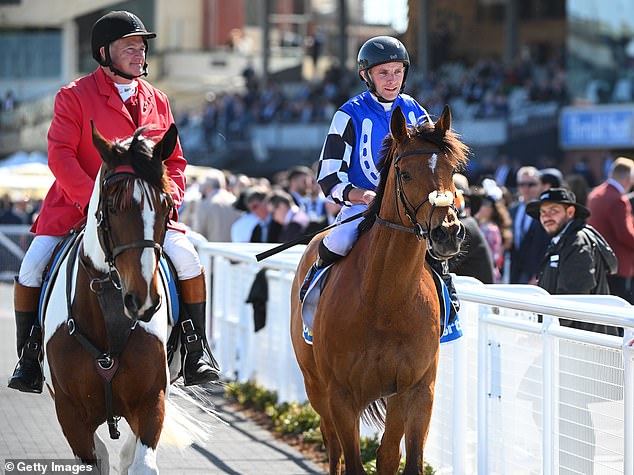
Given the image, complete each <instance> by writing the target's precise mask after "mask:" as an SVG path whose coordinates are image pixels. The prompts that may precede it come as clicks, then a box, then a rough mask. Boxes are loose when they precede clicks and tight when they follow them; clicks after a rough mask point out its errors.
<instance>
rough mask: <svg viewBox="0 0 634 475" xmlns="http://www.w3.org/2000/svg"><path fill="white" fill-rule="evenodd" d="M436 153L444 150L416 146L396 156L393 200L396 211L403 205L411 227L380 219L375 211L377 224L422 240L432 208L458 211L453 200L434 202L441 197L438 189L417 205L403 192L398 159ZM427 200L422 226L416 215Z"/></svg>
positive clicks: (429, 226)
mask: <svg viewBox="0 0 634 475" xmlns="http://www.w3.org/2000/svg"><path fill="white" fill-rule="evenodd" d="M437 153H438V154H441V153H444V152H443V151H442V150H440V149H439V148H431V149H424V148H417V149H413V150H407V151H406V152H403V153H401V154H399V155H397V156H396V158H395V159H394V172H395V175H396V187H395V188H394V200H395V201H396V207H397V211H398V207H399V203H400V204H401V205H402V206H403V210H404V211H405V215H406V216H407V219H408V220H409V222H410V223H411V225H412V226H413V227H408V226H403V225H401V224H396V223H392V222H390V221H386V220H384V219H382V218H381V217H380V216H379V215H378V213H377V215H376V222H377V223H378V224H380V225H382V226H386V227H388V228H391V229H395V230H397V231H404V232H407V233H411V234H414V235H415V236H416V239H418V240H419V241H422V240H427V238H428V237H429V233H430V232H431V219H432V216H433V215H434V210H435V209H436V208H437V207H449V208H451V209H453V210H454V211H455V212H456V213H457V212H458V210H457V208H456V205H455V204H454V202H453V200H452V202H451V203H450V204H438V203H437V202H436V198H438V197H443V193H440V191H438V190H435V193H436V195H435V196H434V192H433V191H432V192H431V193H430V194H429V195H428V196H427V198H425V199H424V200H422V201H421V202H420V203H419V204H418V205H415V204H414V203H413V202H412V201H411V200H410V199H409V198H408V197H407V194H406V193H405V189H404V187H403V176H402V174H401V169H400V167H399V161H400V160H401V159H402V158H403V157H408V156H410V155H433V154H437ZM427 202H431V211H430V212H429V217H428V219H427V223H425V224H426V227H423V225H422V224H421V223H419V222H418V219H417V218H416V215H417V214H418V211H419V210H420V208H421V207H422V206H423V205H424V204H425V203H427ZM399 214H400V213H399ZM427 248H430V243H429V241H428V240H427Z"/></svg>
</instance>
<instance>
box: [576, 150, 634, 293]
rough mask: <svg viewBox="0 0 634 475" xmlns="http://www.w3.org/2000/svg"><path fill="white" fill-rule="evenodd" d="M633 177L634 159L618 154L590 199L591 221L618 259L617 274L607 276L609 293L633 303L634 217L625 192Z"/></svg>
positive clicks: (627, 190)
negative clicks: (605, 178)
mask: <svg viewBox="0 0 634 475" xmlns="http://www.w3.org/2000/svg"><path fill="white" fill-rule="evenodd" d="M633 180H634V161H632V160H631V159H629V158H625V157H619V158H617V159H616V160H615V161H614V162H613V163H612V166H611V167H610V172H609V175H608V179H607V180H606V181H605V182H603V183H602V184H601V185H599V186H597V187H596V188H595V189H594V190H592V192H590V195H588V203H587V205H588V208H589V209H590V212H591V213H592V215H591V216H590V218H589V219H588V224H590V225H592V226H594V227H595V228H596V229H597V231H599V232H600V233H601V234H602V235H603V237H605V239H606V241H607V242H608V243H609V244H610V246H612V249H614V253H615V254H616V257H617V258H618V260H619V267H618V270H617V271H616V274H615V275H610V276H608V282H609V284H610V293H611V294H612V295H618V296H619V297H622V298H623V299H625V300H627V301H628V302H630V303H634V299H633V296H632V276H634V217H632V208H631V205H630V202H629V200H628V199H627V196H626V195H627V193H628V192H629V191H630V188H632V183H633Z"/></svg>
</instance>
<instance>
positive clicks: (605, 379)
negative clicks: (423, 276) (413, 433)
mask: <svg viewBox="0 0 634 475" xmlns="http://www.w3.org/2000/svg"><path fill="white" fill-rule="evenodd" d="M272 246H273V245H268V244H251V243H244V244H242V243H240V244H238V243H204V244H198V250H199V253H200V256H201V261H202V263H203V265H204V266H205V268H206V272H207V275H208V276H210V277H209V278H208V279H207V280H208V284H207V285H208V286H209V289H208V290H209V292H210V293H209V295H210V298H211V305H209V306H208V312H209V314H208V320H207V324H208V326H209V333H208V335H210V339H211V344H212V346H213V348H214V353H215V355H216V357H217V359H218V360H219V362H220V365H221V367H222V373H223V375H224V377H226V378H228V379H236V380H238V381H246V380H252V381H255V382H256V383H257V384H259V385H261V386H263V387H265V388H267V389H269V390H274V391H277V393H278V397H279V400H280V401H304V400H305V399H306V393H305V391H304V384H303V378H302V375H301V372H300V370H299V367H298V366H297V363H296V360H295V356H294V353H293V348H292V345H291V341H290V337H289V326H290V289H291V284H292V281H293V277H294V273H295V268H296V266H297V263H298V261H299V259H300V257H301V253H302V252H303V250H304V246H295V247H293V248H291V249H289V250H286V251H284V252H282V253H280V254H276V255H274V256H272V257H270V258H267V259H266V260H264V261H262V262H260V263H258V262H256V259H255V255H256V254H258V253H259V252H262V251H264V250H266V249H269V248H271V247H272ZM262 269H265V271H264V272H265V277H266V282H267V284H268V300H267V301H266V307H265V310H266V312H265V313H266V321H265V322H264V325H263V327H262V328H261V329H259V330H258V331H257V332H255V326H254V325H255V323H254V308H253V306H252V305H251V304H250V303H246V300H247V297H248V295H249V292H250V290H251V287H252V284H253V282H254V279H255V277H256V275H257V274H258V272H260V271H261V270H262ZM391 278H398V276H393V277H391ZM455 283H456V288H457V291H458V294H459V297H460V300H461V310H460V320H461V322H462V326H463V331H464V337H463V338H461V339H459V340H457V341H456V342H454V343H450V344H447V345H442V346H441V349H440V362H439V369H438V377H437V381H436V391H435V401H434V412H433V416H432V424H431V428H430V431H429V438H428V441H427V446H426V449H425V458H426V460H427V461H428V462H429V463H430V464H431V465H432V466H433V467H434V469H435V470H436V473H437V474H439V475H441V474H473V473H478V474H480V475H490V474H510V473H513V474H545V475H547V474H555V473H595V474H596V473H601V474H623V473H628V474H632V473H634V348H633V346H632V345H633V340H634V311H633V308H632V306H630V305H629V304H628V303H626V302H625V301H624V300H622V299H620V298H618V297H613V296H579V295H577V296H570V295H566V296H551V295H549V294H548V293H547V292H545V291H544V290H543V289H540V288H539V287H536V286H529V285H508V284H496V285H484V284H482V283H480V282H479V281H477V280H475V279H472V278H467V277H459V276H458V277H456V278H455ZM259 318H261V315H260V316H259ZM559 318H567V319H573V320H579V321H584V322H592V323H600V324H607V325H613V326H619V327H623V328H624V335H625V336H624V337H622V338H621V337H616V336H608V335H603V334H598V333H592V332H587V331H582V330H577V329H573V328H569V327H564V326H560V325H559V320H558V319H559ZM262 323H263V322H262V321H259V323H258V325H259V326H261V325H262Z"/></svg>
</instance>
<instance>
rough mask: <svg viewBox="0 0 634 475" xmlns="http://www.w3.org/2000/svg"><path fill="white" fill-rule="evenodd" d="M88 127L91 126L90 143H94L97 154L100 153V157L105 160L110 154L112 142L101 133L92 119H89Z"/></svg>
mask: <svg viewBox="0 0 634 475" xmlns="http://www.w3.org/2000/svg"><path fill="white" fill-rule="evenodd" d="M90 127H91V128H92V143H93V144H94V145H95V148H96V149H97V152H99V155H101V159H102V160H103V161H104V162H105V161H107V160H108V159H109V158H110V157H111V155H112V144H111V143H110V142H108V141H107V140H106V139H105V138H104V136H103V135H101V132H99V131H98V130H97V127H96V126H95V123H94V122H93V121H92V119H90Z"/></svg>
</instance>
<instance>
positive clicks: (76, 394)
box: [43, 124, 178, 474]
mask: <svg viewBox="0 0 634 475" xmlns="http://www.w3.org/2000/svg"><path fill="white" fill-rule="evenodd" d="M144 131H145V129H144V128H140V129H138V130H137V131H136V132H135V133H134V135H133V137H131V138H129V139H127V140H116V141H112V142H110V141H108V140H106V139H105V138H104V137H103V136H102V135H101V134H100V133H99V131H98V130H97V129H96V128H95V126H94V124H93V125H92V135H93V143H94V145H95V147H96V148H97V150H98V151H99V154H100V156H101V158H102V160H103V163H102V165H101V168H100V170H99V173H98V175H97V177H96V180H95V184H94V188H93V192H92V195H91V199H90V202H89V205H88V211H87V219H86V225H85V229H84V231H83V239H79V238H78V239H76V240H75V241H74V243H73V244H72V249H71V250H70V251H69V252H68V254H67V257H66V258H65V259H64V260H63V261H61V263H60V265H59V272H58V273H57V277H56V278H55V280H54V282H51V285H52V287H51V289H50V293H49V294H48V301H47V305H46V306H43V309H44V310H43V329H44V332H43V333H44V345H43V348H44V373H45V377H46V381H47V385H48V388H49V391H50V393H51V395H52V396H53V398H54V401H55V409H56V413H57V418H58V421H59V423H60V425H61V428H62V431H63V433H64V436H65V437H66V439H67V441H68V443H69V445H70V447H71V449H72V451H73V453H74V455H75V456H76V457H77V458H78V459H80V460H81V461H83V462H87V463H91V464H95V465H96V466H97V467H99V468H100V471H101V473H105V474H107V473H109V461H108V451H107V448H106V446H105V444H104V442H103V441H102V440H101V438H100V437H99V435H98V434H97V433H96V432H95V431H96V429H97V428H98V427H99V426H100V425H101V424H103V423H104V422H107V423H108V428H109V431H110V437H111V438H113V439H116V438H118V437H119V432H118V430H117V422H118V419H119V418H121V417H124V418H125V419H126V421H127V422H128V424H129V426H130V428H131V430H132V433H131V435H130V437H129V438H128V440H127V441H126V442H125V443H124V444H123V446H122V449H121V469H120V472H119V473H126V474H127V473H142V474H155V473H158V468H157V465H156V449H157V444H158V441H159V437H160V434H161V429H162V425H163V421H164V416H165V397H166V393H167V392H168V385H169V382H170V379H169V374H168V373H169V369H168V367H167V359H166V340H167V335H168V311H167V309H166V307H167V305H166V304H165V302H164V300H165V299H164V294H165V293H166V292H165V291H164V290H163V288H162V286H161V285H160V282H159V281H160V279H161V278H160V276H159V256H160V254H161V251H162V245H163V241H164V238H165V234H166V230H167V223H168V220H169V218H170V216H171V213H172V211H173V202H172V198H171V195H170V188H169V186H170V185H169V181H168V178H167V175H166V171H165V170H166V169H165V166H164V164H163V161H164V160H165V159H167V158H168V157H169V156H170V155H171V154H172V152H173V150H174V147H175V145H176V140H177V135H178V133H177V130H176V126H175V125H173V124H172V126H171V127H170V128H169V129H168V130H167V132H165V134H164V135H163V137H162V138H161V139H160V140H159V141H158V142H157V143H156V144H155V143H154V142H153V141H152V140H150V139H149V138H147V137H145V136H144V135H143V132H144ZM175 359H178V358H175Z"/></svg>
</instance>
